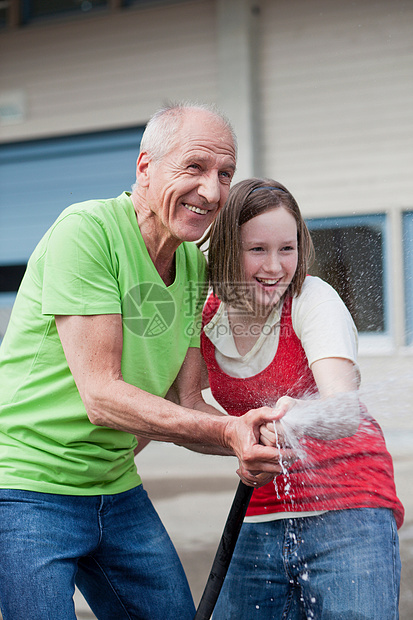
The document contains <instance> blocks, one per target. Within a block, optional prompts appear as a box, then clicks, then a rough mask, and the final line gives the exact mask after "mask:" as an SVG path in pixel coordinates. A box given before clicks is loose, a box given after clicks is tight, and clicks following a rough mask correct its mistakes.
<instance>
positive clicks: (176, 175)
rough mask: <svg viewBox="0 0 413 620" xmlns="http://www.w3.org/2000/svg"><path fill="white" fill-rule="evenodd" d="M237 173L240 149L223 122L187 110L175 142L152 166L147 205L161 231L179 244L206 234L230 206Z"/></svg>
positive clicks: (203, 113) (148, 176)
mask: <svg viewBox="0 0 413 620" xmlns="http://www.w3.org/2000/svg"><path fill="white" fill-rule="evenodd" d="M234 172H235V147H234V143H233V140H232V137H231V134H230V132H229V131H228V129H227V128H226V127H225V126H224V124H223V122H222V121H221V120H220V119H218V118H217V117H215V116H214V115H212V114H211V113H209V112H205V111H201V110H190V111H188V112H187V113H186V115H185V117H184V120H183V123H182V126H181V128H180V130H179V131H178V133H177V136H176V142H175V146H174V147H173V148H172V149H171V150H170V151H169V152H168V153H167V154H166V155H165V156H164V157H163V158H162V159H161V160H160V161H158V162H155V161H153V160H149V163H148V165H147V172H146V176H147V182H146V187H147V193H146V198H147V206H148V207H149V209H150V210H151V211H152V212H153V213H154V214H155V215H156V217H157V224H156V225H157V227H158V226H159V227H160V228H159V230H162V231H163V234H164V233H166V235H167V236H170V237H173V238H175V239H176V240H177V241H179V242H181V241H196V240H197V239H199V238H200V237H202V235H203V234H204V233H205V231H206V230H207V228H208V226H209V225H210V224H211V223H212V222H213V220H214V219H215V217H216V215H217V213H218V212H219V210H220V209H221V208H222V207H223V205H224V204H225V201H226V199H227V197H228V192H229V188H230V183H231V180H232V177H233V175H234Z"/></svg>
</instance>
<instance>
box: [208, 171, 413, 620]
mask: <svg viewBox="0 0 413 620" xmlns="http://www.w3.org/2000/svg"><path fill="white" fill-rule="evenodd" d="M311 253H312V243H311V238H310V235H309V232H308V230H307V228H306V225H305V223H304V221H303V218H302V216H301V213H300V210H299V207H298V205H297V203H296V201H295V199H294V198H293V196H292V195H291V194H290V192H289V191H288V190H287V189H286V188H285V187H284V186H283V185H281V184H280V183H277V182H275V181H272V180H269V179H250V180H247V181H242V182H240V183H238V184H237V185H235V186H234V187H233V188H232V190H231V192H230V195H229V199H228V201H227V203H226V205H225V207H224V209H223V210H222V211H221V213H220V214H219V216H218V218H217V220H216V221H215V223H214V224H213V227H212V229H211V236H210V246H209V269H210V279H211V284H212V288H213V293H212V294H211V295H210V296H209V298H208V300H207V303H206V305H205V308H204V313H203V324H204V327H203V334H202V342H201V347H202V353H203V357H204V359H205V362H206V366H207V369H208V377H209V385H210V387H211V390H212V394H213V396H214V397H215V399H216V400H217V401H218V402H219V403H220V404H221V406H222V407H223V408H224V409H225V410H226V411H227V413H228V414H230V415H235V416H240V415H243V414H244V413H245V412H246V411H248V410H249V409H253V408H257V407H260V406H274V407H275V409H276V410H277V411H278V413H280V412H281V413H282V414H285V415H284V418H282V420H281V426H280V423H279V422H277V426H276V427H275V426H273V425H269V426H268V427H264V428H262V431H261V441H262V443H267V444H271V443H272V444H276V443H277V442H281V443H284V445H285V444H289V445H292V446H293V447H295V448H296V456H297V457H298V458H297V460H296V461H294V462H293V463H292V464H290V465H289V466H288V464H286V467H285V469H284V473H283V474H281V475H279V476H277V477H276V479H275V480H274V481H271V482H270V483H269V484H266V485H265V486H263V487H261V488H257V489H255V490H254V493H253V496H252V499H251V502H250V505H249V508H248V511H247V516H246V518H245V522H244V524H243V526H242V529H241V533H240V536H239V539H238V543H237V546H236V549H235V553H234V556H233V559H232V562H231V565H230V568H229V571H228V575H227V578H226V580H225V582H224V585H223V588H222V591H221V594H220V597H219V599H218V602H217V606H216V609H215V613H214V619H215V620H253V619H254V618H257V619H259V620H267V619H270V618H274V619H277V620H282V619H288V620H302V619H304V618H306V619H307V618H311V619H313V618H314V619H316V620H327V619H328V620H332V619H334V620H356V619H357V620H361V619H362V618H363V620H391V619H392V620H393V619H396V618H398V611H397V610H398V596H399V581H400V558H399V550H398V537H397V527H400V525H401V524H402V521H403V507H402V505H401V503H400V501H399V500H398V498H397V496H396V491H395V485H394V479H393V465H392V460H391V457H390V455H389V453H388V451H387V449H386V446H385V442H384V439H383V435H382V432H381V430H380V427H379V426H378V424H377V422H376V421H375V420H374V419H373V418H371V417H370V416H369V415H368V414H367V412H366V411H365V409H364V408H363V406H362V405H361V404H360V403H359V401H358V398H357V388H358V383H359V370H358V366H357V359H356V355H357V332H356V328H355V326H354V323H353V321H352V318H351V316H350V314H349V312H348V310H347V308H346V307H345V305H344V304H343V302H342V301H341V299H340V298H339V296H338V295H337V293H336V292H335V291H334V290H333V289H332V288H331V287H330V286H329V285H328V284H327V283H326V282H323V281H322V280H320V279H319V278H316V277H311V276H308V275H307V269H308V264H309V260H310V256H311Z"/></svg>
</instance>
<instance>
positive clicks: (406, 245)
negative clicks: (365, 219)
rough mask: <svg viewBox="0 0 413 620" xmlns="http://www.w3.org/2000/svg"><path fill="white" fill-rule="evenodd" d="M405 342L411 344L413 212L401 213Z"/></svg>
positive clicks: (412, 326) (412, 317)
mask: <svg viewBox="0 0 413 620" xmlns="http://www.w3.org/2000/svg"><path fill="white" fill-rule="evenodd" d="M403 251H404V290H405V301H406V344H408V345H413V212H412V211H411V212H408V213H405V214H404V215H403Z"/></svg>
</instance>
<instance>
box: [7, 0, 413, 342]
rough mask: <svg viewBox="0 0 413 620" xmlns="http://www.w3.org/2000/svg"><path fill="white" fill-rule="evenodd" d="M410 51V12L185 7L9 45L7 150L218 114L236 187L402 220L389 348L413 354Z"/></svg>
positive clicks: (321, 6) (18, 36) (306, 2)
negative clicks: (170, 113) (411, 320)
mask: <svg viewBox="0 0 413 620" xmlns="http://www.w3.org/2000/svg"><path fill="white" fill-rule="evenodd" d="M412 41H413V3H412V2H411V0H356V1H355V2H348V1H347V0H288V1H287V0H181V1H177V2H167V3H165V4H162V3H154V4H153V5H152V6H151V5H150V3H149V4H146V5H145V6H144V7H143V8H139V7H138V6H136V7H133V8H130V9H124V10H122V9H119V10H114V11H111V12H102V13H99V14H98V15H96V16H94V15H92V14H91V15H86V16H84V17H82V18H70V19H60V20H50V21H48V22H44V23H38V24H33V25H29V26H25V27H23V28H16V29H12V30H8V31H7V30H5V31H2V32H1V33H0V57H1V63H0V143H7V142H10V141H16V140H30V139H34V138H41V137H49V136H59V135H67V134H76V133H81V132H89V131H94V130H102V129H116V128H120V127H127V126H132V125H134V126H136V125H139V124H144V123H145V122H146V120H147V119H148V117H149V116H150V114H151V113H152V112H153V111H154V110H155V109H156V108H157V107H159V106H160V105H162V104H163V103H164V102H165V101H167V100H177V99H179V100H181V99H189V100H198V101H206V102H216V103H218V104H219V105H220V106H221V107H222V108H223V109H224V111H225V112H226V113H227V114H228V116H229V117H230V119H231V120H232V122H233V124H234V126H235V130H236V132H237V134H238V137H239V166H238V173H237V177H236V178H237V179H239V178H243V177H245V176H249V175H252V174H255V175H267V176H271V177H275V178H277V179H279V180H280V181H282V182H283V183H285V184H286V185H287V186H288V187H289V189H291V191H292V192H293V193H294V194H295V196H296V198H297V199H298V201H299V203H300V205H301V208H302V210H303V213H304V215H305V216H313V217H324V216H331V215H338V216H344V215H353V214H366V213H386V214H388V216H389V217H388V220H389V237H390V256H389V264H390V277H389V281H390V287H391V295H390V298H391V302H390V303H391V308H390V315H391V316H390V322H391V334H390V340H388V341H387V343H386V346H387V348H388V349H392V348H394V347H396V348H397V349H398V350H401V349H402V348H403V346H404V343H405V340H404V321H405V317H404V301H405V300H404V286H403V264H402V259H403V253H402V214H403V212H404V211H405V210H413V174H412V171H413V146H412V145H413V45H412ZM13 105H14V106H15V108H16V110H18V111H20V112H21V117H20V118H16V119H15V121H16V122H13V123H11V122H10V118H7V117H5V116H3V117H2V115H1V111H2V109H5V108H7V107H8V108H9V109H10V106H11V108H13ZM11 120H13V119H11ZM383 342H384V341H383Z"/></svg>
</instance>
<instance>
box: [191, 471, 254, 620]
mask: <svg viewBox="0 0 413 620" xmlns="http://www.w3.org/2000/svg"><path fill="white" fill-rule="evenodd" d="M253 490H254V487H248V486H247V485H246V484H244V483H243V482H241V481H240V482H239V484H238V488H237V491H236V493H235V497H234V499H233V502H232V506H231V509H230V511H229V514H228V518H227V521H226V523H225V527H224V531H223V532H222V536H221V540H220V543H219V546H218V550H217V552H216V555H215V559H214V561H213V564H212V568H211V572H210V573H209V577H208V581H207V583H206V586H205V589H204V593H203V594H202V598H201V601H200V603H199V605H198V609H197V611H196V614H195V617H194V620H209V619H210V617H211V615H212V612H213V611H214V607H215V603H216V602H217V599H218V596H219V593H220V591H221V588H222V584H223V583H224V579H225V575H226V574H227V571H228V567H229V565H230V562H231V558H232V554H233V553H234V549H235V545H236V542H237V539H238V534H239V532H240V529H241V525H242V522H243V520H244V517H245V513H246V511H247V508H248V504H249V501H250V499H251V495H252V492H253Z"/></svg>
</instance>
